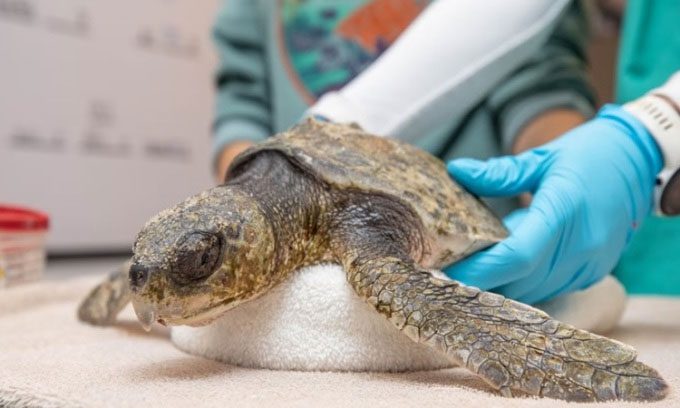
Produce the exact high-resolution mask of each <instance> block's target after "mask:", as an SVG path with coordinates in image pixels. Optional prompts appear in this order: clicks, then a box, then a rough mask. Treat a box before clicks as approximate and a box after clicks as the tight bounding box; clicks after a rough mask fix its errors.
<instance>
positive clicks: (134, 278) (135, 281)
mask: <svg viewBox="0 0 680 408" xmlns="http://www.w3.org/2000/svg"><path fill="white" fill-rule="evenodd" d="M129 278H130V286H131V287H132V288H133V289H139V288H141V287H142V286H144V284H145V283H146V281H147V280H148V279H149V270H148V269H147V268H145V267H144V266H142V265H140V264H136V263H135V264H132V266H131V267H130V272H129Z"/></svg>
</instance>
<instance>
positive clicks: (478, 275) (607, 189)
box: [444, 106, 662, 303]
mask: <svg viewBox="0 0 680 408" xmlns="http://www.w3.org/2000/svg"><path fill="white" fill-rule="evenodd" d="M661 167H662V158H661V153H660V151H659V149H658V147H657V146H656V143H655V142H654V140H653V139H652V137H651V135H650V134H649V132H648V131H647V130H646V129H645V128H644V127H643V126H642V125H641V124H640V122H639V121H638V120H637V119H635V118H634V117H633V116H631V115H630V114H628V113H627V112H625V111H623V110H622V109H621V108H620V107H617V106H609V107H605V108H604V109H602V110H601V111H600V113H599V114H598V115H597V117H596V118H594V119H592V120H590V121H589V122H587V123H585V124H583V125H581V126H579V127H576V128H574V129H573V130H571V131H569V132H567V133H566V134H564V135H563V136H561V137H560V138H558V139H556V140H554V141H552V142H550V143H548V144H545V145H543V146H540V147H537V148H535V149H532V150H529V151H526V152H524V153H522V154H519V155H517V156H507V157H501V158H496V159H491V160H488V161H478V160H472V159H459V160H454V161H451V162H449V163H448V170H449V173H450V174H451V175H452V176H453V178H454V179H456V180H457V181H458V182H459V183H460V184H461V185H462V186H464V187H465V188H467V189H468V190H469V191H471V192H472V193H474V194H477V195H479V196H489V197H493V196H514V195H517V194H520V193H523V192H530V193H533V194H534V197H533V200H532V202H531V205H530V206H529V208H526V209H520V210H517V211H515V212H513V213H512V214H510V215H509V216H507V217H506V218H505V220H504V222H505V224H506V226H507V227H508V229H509V230H510V236H509V237H508V238H507V239H505V240H504V241H502V242H500V243H498V244H496V245H495V246H493V247H491V248H489V249H487V250H484V251H482V252H479V253H477V254H474V255H472V256H470V257H469V258H467V259H465V260H462V261H461V262H459V263H457V264H454V265H452V266H450V267H448V268H447V269H445V271H444V272H445V273H446V274H447V275H449V276H450V277H451V278H453V279H456V280H460V281H461V282H463V283H465V284H467V285H472V286H477V287H480V288H481V289H485V290H489V289H490V290H493V291H495V292H498V293H501V294H502V295H504V296H506V297H509V298H513V299H518V300H520V301H522V302H526V303H536V302H539V301H543V300H547V299H549V298H552V297H554V296H556V295H559V294H562V293H566V292H570V291H574V290H579V289H583V288H586V287H588V286H589V285H591V284H593V283H595V282H597V281H598V280H600V279H601V278H603V277H604V276H605V275H607V274H608V273H609V272H610V271H611V270H612V268H613V267H614V266H615V265H616V262H617V261H618V259H619V257H620V256H621V254H622V252H623V250H624V249H625V247H626V244H627V243H628V242H629V241H630V239H631V236H632V235H633V233H634V232H635V230H636V228H637V227H638V225H639V224H640V222H641V221H642V220H643V219H644V218H645V216H646V215H647V214H648V213H649V212H650V209H651V205H652V192H653V188H654V182H655V176H656V174H657V173H658V172H659V171H660V169H661Z"/></svg>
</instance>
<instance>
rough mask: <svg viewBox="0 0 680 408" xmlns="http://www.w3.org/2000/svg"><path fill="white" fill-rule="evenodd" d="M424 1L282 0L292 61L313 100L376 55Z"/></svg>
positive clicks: (361, 68)
mask: <svg viewBox="0 0 680 408" xmlns="http://www.w3.org/2000/svg"><path fill="white" fill-rule="evenodd" d="M428 3H429V1H426V0H420V1H419V0H333V1H329V0H306V1H301V0H284V1H282V4H281V9H280V12H281V20H282V22H283V23H282V26H283V30H282V31H283V33H282V35H283V37H284V41H283V42H284V45H285V48H286V50H285V52H284V55H287V57H288V61H287V62H288V64H290V66H291V67H292V69H291V70H290V71H292V72H294V74H295V75H296V76H297V78H291V79H292V80H293V81H296V80H297V81H299V82H300V83H302V85H303V86H304V91H305V92H307V93H308V94H310V95H311V96H312V97H313V98H314V99H315V98H318V97H319V96H321V95H322V94H324V93H325V92H328V91H331V90H336V89H339V88H342V86H343V85H345V84H346V83H348V82H349V81H351V80H352V78H354V77H355V76H357V75H358V74H359V73H360V72H361V71H363V70H364V69H365V68H366V67H367V66H368V65H370V64H371V63H372V62H373V61H374V60H375V59H376V58H378V57H379V56H380V55H381V54H382V53H383V52H384V51H385V50H386V49H387V48H388V47H389V46H390V45H391V44H392V43H393V42H394V41H395V40H396V39H397V37H398V36H399V34H401V33H402V31H404V29H406V27H408V26H409V24H411V21H413V19H415V18H416V17H417V16H418V14H419V13H420V12H421V11H422V10H423V9H424V8H425V6H426V5H427V4H428Z"/></svg>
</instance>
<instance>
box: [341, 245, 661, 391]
mask: <svg viewBox="0 0 680 408" xmlns="http://www.w3.org/2000/svg"><path fill="white" fill-rule="evenodd" d="M345 267H346V268H348V271H349V272H348V275H349V280H350V283H351V284H352V286H353V287H354V289H355V290H356V291H357V292H358V293H359V295H360V296H362V297H364V298H365V299H366V300H367V301H368V303H370V304H371V305H373V306H374V307H375V308H376V309H377V310H378V312H380V313H381V314H383V315H384V316H385V317H387V318H388V319H389V320H390V321H391V322H392V323H394V325H395V326H396V327H397V328H398V329H399V330H401V331H402V332H403V333H404V334H406V335H407V336H408V337H409V338H411V339H412V340H414V341H416V342H419V343H423V344H426V345H428V346H430V347H432V348H433V349H435V350H437V351H439V352H441V353H443V354H444V355H446V356H447V357H448V358H450V359H452V360H453V361H454V362H456V363H457V364H459V365H461V366H463V367H466V368H467V369H469V370H470V371H472V372H474V373H476V374H478V375H479V376H480V377H482V378H483V379H484V380H485V381H486V382H488V383H489V384H491V385H492V386H493V387H494V388H495V389H497V390H499V391H500V392H501V393H502V394H503V395H505V396H512V395H522V394H524V395H527V394H528V395H536V396H544V397H552V398H559V399H565V400H570V401H606V400H614V399H622V400H632V401H650V400H659V399H662V398H663V397H664V396H665V395H666V393H667V390H668V386H667V384H666V383H665V382H664V380H663V379H662V378H661V377H660V376H659V374H658V373H657V372H656V371H655V370H654V369H652V368H650V367H648V366H646V365H644V364H642V363H640V362H638V361H636V360H635V357H636V352H635V350H634V349H633V348H632V347H630V346H627V345H625V344H623V343H620V342H618V341H614V340H610V339H607V338H604V337H601V336H598V335H595V334H592V333H589V332H586V331H583V330H578V329H575V328H574V327H572V326H569V325H567V324H564V323H561V322H558V321H556V320H553V319H551V318H550V317H549V316H548V315H547V314H545V313H544V312H542V311H540V310H537V309H534V308H532V307H530V306H527V305H524V304H521V303H519V302H515V301H513V300H510V299H505V298H504V297H502V296H500V295H496V294H492V293H489V292H483V291H480V290H478V289H477V288H473V287H467V286H463V285H461V284H459V283H457V282H455V281H446V280H441V279H437V278H434V277H432V275H431V274H430V273H429V272H427V271H425V270H423V269H420V268H419V267H418V266H416V265H415V264H414V263H413V262H409V261H405V260H400V259H396V258H381V259H363V260H362V259H355V260H354V262H352V263H351V264H348V265H345Z"/></svg>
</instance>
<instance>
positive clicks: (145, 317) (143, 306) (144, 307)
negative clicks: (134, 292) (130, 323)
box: [132, 296, 156, 332]
mask: <svg viewBox="0 0 680 408" xmlns="http://www.w3.org/2000/svg"><path fill="white" fill-rule="evenodd" d="M132 307H133V308H134V309H135V314H136V315H137V320H139V323H140V324H141V325H142V327H143V328H144V330H145V331H147V332H148V331H151V325H152V324H153V322H154V321H156V312H154V310H153V309H152V308H151V305H149V304H148V303H144V302H143V301H141V300H139V299H137V297H136V296H133V298H132Z"/></svg>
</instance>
